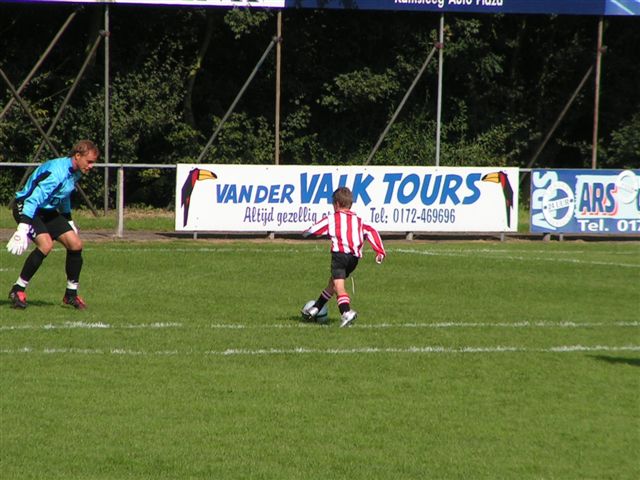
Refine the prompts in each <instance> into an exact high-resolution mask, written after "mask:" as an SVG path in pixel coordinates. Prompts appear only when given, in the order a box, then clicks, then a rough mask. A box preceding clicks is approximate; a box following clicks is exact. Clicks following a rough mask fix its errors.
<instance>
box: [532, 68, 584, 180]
mask: <svg viewBox="0 0 640 480" xmlns="http://www.w3.org/2000/svg"><path fill="white" fill-rule="evenodd" d="M591 72H593V65H591V66H590V67H589V70H587V73H585V74H584V77H582V80H581V81H580V84H579V85H578V88H576V89H575V91H574V92H573V95H571V98H570V99H569V101H568V102H567V104H566V105H565V106H564V108H563V109H562V112H560V115H558V118H557V119H556V121H555V123H554V124H553V126H552V127H551V129H550V130H549V132H547V135H546V136H545V137H544V140H543V141H542V143H541V144H540V146H538V149H537V150H536V153H534V154H533V157H531V160H529V163H528V164H527V167H526V168H527V169H529V168H531V167H532V166H533V164H534V163H535V162H536V160H537V159H538V156H539V155H540V153H541V152H542V149H543V148H544V147H545V146H546V145H547V142H548V141H549V139H550V138H551V135H553V132H555V131H556V128H558V125H560V122H561V121H562V119H563V118H564V116H565V115H566V113H567V112H568V111H569V107H571V104H572V103H573V102H574V100H575V99H576V97H577V96H578V93H580V90H582V87H584V84H585V83H586V82H587V79H588V78H589V75H591ZM524 178H525V176H522V178H521V179H520V185H522V182H524Z"/></svg>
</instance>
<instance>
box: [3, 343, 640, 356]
mask: <svg viewBox="0 0 640 480" xmlns="http://www.w3.org/2000/svg"><path fill="white" fill-rule="evenodd" d="M575 352H582V353H584V352H640V345H619V346H611V345H593V346H585V345H560V346H556V347H548V348H527V347H510V346H502V345H498V346H495V347H471V346H469V347H442V346H425V347H415V346H412V347H404V348H400V347H360V348H327V349H319V348H306V347H296V348H261V349H253V350H252V349H244V348H228V349H226V350H205V351H202V352H197V351H193V350H188V351H184V352H181V351H179V350H161V351H145V350H131V349H127V348H110V349H90V348H47V347H45V348H42V349H35V348H31V347H22V348H16V349H2V350H0V354H5V355H19V354H44V355H61V354H75V355H124V356H190V355H198V356H234V355H236V356H264V355H354V354H442V353H445V354H459V353H476V354H482V353H575Z"/></svg>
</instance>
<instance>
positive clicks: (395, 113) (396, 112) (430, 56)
mask: <svg viewBox="0 0 640 480" xmlns="http://www.w3.org/2000/svg"><path fill="white" fill-rule="evenodd" d="M437 49H438V47H437V46H435V47H433V48H432V49H431V53H429V56H428V57H427V59H426V60H425V61H424V63H423V64H422V67H421V68H420V71H419V72H418V74H417V75H416V78H414V79H413V83H412V84H411V86H410V87H409V90H407V93H405V94H404V98H403V99H402V101H401V102H400V105H398V108H397V109H396V111H395V112H394V113H393V117H391V120H390V121H389V123H388V124H387V126H386V128H385V129H384V131H383V132H382V134H381V135H380V138H378V141H377V142H376V144H375V146H374V147H373V150H371V153H370V154H369V157H368V158H367V160H366V161H365V162H364V164H365V165H369V162H370V161H371V159H372V158H373V156H374V155H375V154H376V152H377V151H378V148H379V147H380V144H381V143H382V140H384V137H385V136H386V135H387V132H388V131H389V129H390V128H391V125H393V122H395V121H396V118H397V117H398V114H399V113H400V110H402V107H404V104H405V103H406V102H407V99H408V98H409V95H411V92H413V89H414V88H415V86H416V84H417V83H418V80H420V77H421V76H422V74H423V73H424V71H425V70H426V68H427V65H429V62H430V61H431V58H433V55H434V54H435V53H436V50H437Z"/></svg>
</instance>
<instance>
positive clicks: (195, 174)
mask: <svg viewBox="0 0 640 480" xmlns="http://www.w3.org/2000/svg"><path fill="white" fill-rule="evenodd" d="M216 178H218V176H217V175H216V174H215V173H213V172H210V171H209V170H203V169H201V168H192V169H191V171H190V172H189V175H187V179H186V180H185V182H184V185H182V203H181V205H182V211H183V214H184V217H183V223H182V226H183V227H184V226H185V225H186V224H187V220H188V219H189V204H190V203H191V193H193V189H194V187H195V186H196V182H197V181H198V180H214V179H216Z"/></svg>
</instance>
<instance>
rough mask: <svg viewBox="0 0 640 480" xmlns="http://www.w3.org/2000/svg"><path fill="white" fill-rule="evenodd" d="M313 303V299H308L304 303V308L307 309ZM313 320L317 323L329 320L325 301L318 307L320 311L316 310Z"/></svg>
mask: <svg viewBox="0 0 640 480" xmlns="http://www.w3.org/2000/svg"><path fill="white" fill-rule="evenodd" d="M314 303H316V301H315V300H309V301H308V302H307V303H305V304H304V310H307V309H309V308H311V307H313V304H314ZM315 320H316V322H318V323H326V322H328V321H329V310H328V309H327V304H326V303H325V304H324V306H323V307H322V308H321V309H320V311H319V312H318V315H316V316H315Z"/></svg>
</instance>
